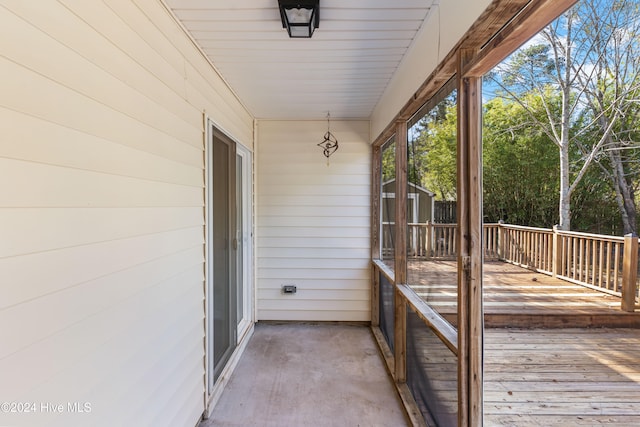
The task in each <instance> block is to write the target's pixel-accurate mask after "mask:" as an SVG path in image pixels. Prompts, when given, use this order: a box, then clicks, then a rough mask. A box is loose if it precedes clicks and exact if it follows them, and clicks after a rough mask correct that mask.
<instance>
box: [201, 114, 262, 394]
mask: <svg viewBox="0 0 640 427" xmlns="http://www.w3.org/2000/svg"><path fill="white" fill-rule="evenodd" d="M207 156H208V162H207V233H206V235H207V342H208V346H207V364H208V371H209V378H208V389H209V392H210V393H211V391H212V390H213V386H214V384H215V383H216V381H217V379H218V377H220V374H221V373H222V371H223V369H224V368H225V366H226V365H227V363H228V362H229V359H230V358H231V355H232V354H233V351H234V350H235V348H236V346H237V344H238V342H239V338H241V337H242V336H243V335H244V334H245V333H246V331H247V330H248V329H249V327H250V326H251V324H252V322H253V315H252V312H253V309H252V307H253V304H252V301H253V297H252V287H251V283H252V279H251V271H252V269H251V265H252V245H251V242H252V234H251V230H252V222H251V219H252V215H251V200H252V199H251V191H252V188H251V153H250V151H249V150H247V149H246V148H244V147H242V146H241V145H238V144H236V143H235V142H234V141H233V140H232V139H230V138H229V137H227V136H226V135H225V134H224V133H222V132H221V131H220V130H219V129H217V128H216V127H215V126H213V125H212V124H211V123H209V124H208V138H207Z"/></svg>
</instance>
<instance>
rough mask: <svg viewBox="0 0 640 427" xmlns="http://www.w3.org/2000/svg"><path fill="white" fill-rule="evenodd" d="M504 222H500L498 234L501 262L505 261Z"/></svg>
mask: <svg viewBox="0 0 640 427" xmlns="http://www.w3.org/2000/svg"><path fill="white" fill-rule="evenodd" d="M503 233H504V221H503V220H500V221H498V233H497V238H498V242H497V245H496V246H497V250H498V254H497V255H498V259H499V260H500V261H504V234H503Z"/></svg>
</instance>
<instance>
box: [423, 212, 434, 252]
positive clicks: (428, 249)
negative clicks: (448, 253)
mask: <svg viewBox="0 0 640 427" xmlns="http://www.w3.org/2000/svg"><path fill="white" fill-rule="evenodd" d="M425 233H426V234H427V236H426V239H427V247H426V253H425V256H426V257H427V259H429V258H431V248H432V247H433V243H432V240H433V224H432V223H431V221H427V227H426V229H425Z"/></svg>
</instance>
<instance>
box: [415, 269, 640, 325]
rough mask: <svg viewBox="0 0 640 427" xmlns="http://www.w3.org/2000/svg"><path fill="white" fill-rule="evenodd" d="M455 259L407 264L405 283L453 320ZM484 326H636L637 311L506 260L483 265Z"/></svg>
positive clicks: (639, 320) (638, 322) (611, 297)
mask: <svg viewBox="0 0 640 427" xmlns="http://www.w3.org/2000/svg"><path fill="white" fill-rule="evenodd" d="M456 275H457V270H456V262H455V261H435V260H433V261H416V260H412V261H411V262H409V263H408V281H409V286H410V287H411V288H413V289H414V290H415V291H416V293H417V294H418V295H419V296H420V297H421V298H422V299H424V300H425V301H427V302H429V304H431V306H432V307H433V308H434V309H435V310H436V311H438V312H439V313H440V314H442V315H443V316H444V317H445V318H446V319H447V320H449V321H450V322H451V323H453V324H455V313H456V310H457V276H456ZM483 279H484V283H483V289H484V309H485V325H486V326H487V327H532V328H536V327H545V328H553V327H555V328H567V327H618V328H620V327H638V328H640V312H635V313H627V312H623V311H621V310H620V304H621V298H619V297H617V296H614V295H610V294H607V293H604V292H598V291H596V290H594V289H590V288H587V287H584V286H580V285H577V284H574V283H571V282H567V281H565V280H561V279H557V278H553V277H551V276H548V275H546V274H542V273H537V272H534V271H531V270H527V269H524V268H522V267H518V266H515V265H512V264H508V263H504V262H498V261H491V262H486V263H485V264H484V275H483Z"/></svg>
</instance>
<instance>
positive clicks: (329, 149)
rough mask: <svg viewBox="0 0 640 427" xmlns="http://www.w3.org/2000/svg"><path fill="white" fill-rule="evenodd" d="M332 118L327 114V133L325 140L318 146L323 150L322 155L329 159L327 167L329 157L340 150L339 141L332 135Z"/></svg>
mask: <svg viewBox="0 0 640 427" xmlns="http://www.w3.org/2000/svg"><path fill="white" fill-rule="evenodd" d="M330 119H331V116H330V114H329V112H327V132H326V133H325V134H324V140H323V141H322V142H321V143H319V144H317V145H318V147H320V148H322V154H324V156H325V157H326V158H327V166H329V157H330V156H331V155H332V154H333V153H335V152H336V150H338V140H337V139H336V137H335V136H333V134H332V133H331V121H330Z"/></svg>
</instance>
